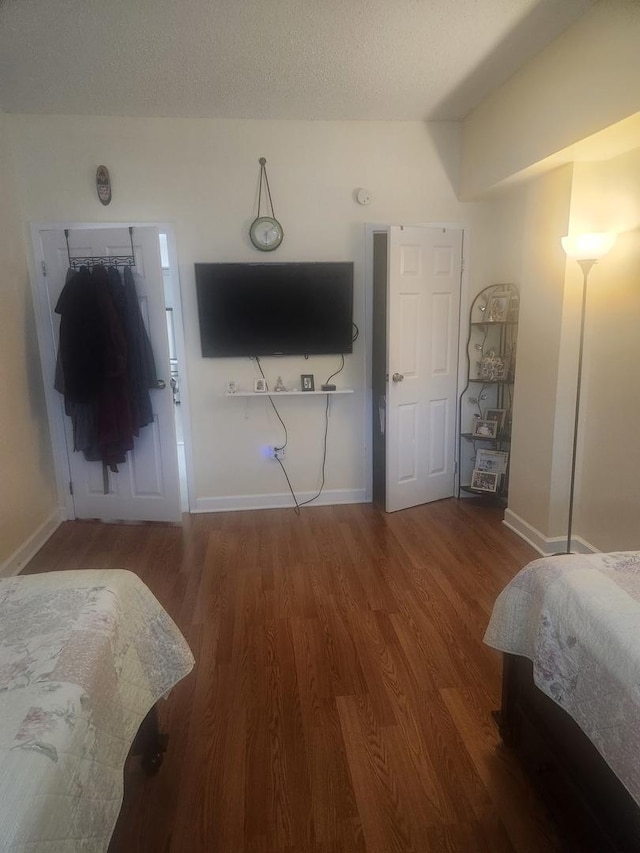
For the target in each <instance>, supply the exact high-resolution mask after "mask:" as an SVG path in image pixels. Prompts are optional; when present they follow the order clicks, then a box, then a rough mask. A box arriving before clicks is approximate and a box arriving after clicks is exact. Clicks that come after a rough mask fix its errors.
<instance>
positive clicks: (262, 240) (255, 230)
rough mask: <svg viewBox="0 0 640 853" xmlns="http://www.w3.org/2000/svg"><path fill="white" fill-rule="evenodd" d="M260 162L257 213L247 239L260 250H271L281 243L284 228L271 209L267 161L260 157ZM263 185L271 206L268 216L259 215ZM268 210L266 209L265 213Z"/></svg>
mask: <svg viewBox="0 0 640 853" xmlns="http://www.w3.org/2000/svg"><path fill="white" fill-rule="evenodd" d="M258 162H259V163H260V185H259V191H258V215H257V216H256V218H255V219H254V220H253V222H252V223H251V226H250V227H249V239H250V240H251V242H252V243H253V245H254V246H255V247H256V249H259V250H260V251H261V252H273V250H274V249H277V248H278V246H279V245H280V243H282V238H283V237H284V230H283V228H282V225H281V224H280V223H279V222H278V220H277V219H276V216H275V213H274V211H273V201H272V199H271V189H270V187H269V178H268V177H267V161H266V160H265V158H264V157H261V158H260V160H259V161H258ZM263 186H264V187H265V190H266V196H267V198H268V205H269V207H270V208H271V215H270V216H261V215H260V208H261V205H262V187H263ZM268 212H269V211H268V210H267V213H268Z"/></svg>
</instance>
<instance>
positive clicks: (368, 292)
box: [364, 222, 471, 502]
mask: <svg viewBox="0 0 640 853" xmlns="http://www.w3.org/2000/svg"><path fill="white" fill-rule="evenodd" d="M394 225H404V226H405V227H407V228H451V229H455V230H457V231H462V275H461V279H460V315H459V318H458V381H457V383H456V385H457V387H456V401H457V400H459V398H460V390H461V389H462V388H463V387H464V382H465V376H466V373H465V370H466V368H465V364H466V355H465V347H466V340H467V338H468V335H469V311H468V310H467V306H468V301H469V270H468V267H469V264H468V261H467V259H468V257H469V255H470V251H469V250H470V245H471V232H470V229H469V227H468V226H467V225H462V224H461V223H460V222H416V223H414V222H411V223H408V222H407V223H406V222H402V223H398V222H386V223H382V222H375V223H366V224H365V240H364V314H365V341H366V347H365V395H364V397H365V500H366V501H368V502H371V501H372V500H373V429H374V422H373V408H372V406H373V387H372V386H373V375H372V347H373V235H374V234H379V233H384V234H387V235H388V234H389V229H390V228H391V227H392V226H394ZM459 408H460V407H459V406H458V405H456V417H455V433H456V435H455V436H454V438H455V441H454V442H453V447H454V463H455V465H454V469H455V474H454V494H457V493H458V484H459V483H458V481H459V477H460V464H459V449H458V445H459V442H458V440H457V435H458V433H459V432H460V423H459V419H460V414H459Z"/></svg>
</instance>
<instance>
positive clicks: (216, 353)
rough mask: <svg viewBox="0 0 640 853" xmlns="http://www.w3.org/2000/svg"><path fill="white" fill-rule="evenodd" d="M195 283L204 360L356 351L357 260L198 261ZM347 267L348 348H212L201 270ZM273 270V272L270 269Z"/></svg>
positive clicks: (345, 353) (336, 353)
mask: <svg viewBox="0 0 640 853" xmlns="http://www.w3.org/2000/svg"><path fill="white" fill-rule="evenodd" d="M194 266H195V283H196V299H197V306H198V325H199V331H200V348H201V353H202V357H203V358H256V357H259V358H270V357H273V358H284V357H295V356H305V357H306V356H320V355H341V354H342V355H350V354H351V353H352V352H353V331H352V330H353V293H354V263H353V261H273V262H260V261H219V262H218V261H215V262H214V261H212V262H207V261H203V262H196V263H195V265H194ZM331 266H334V267H346V268H349V270H350V276H349V279H348V282H347V283H345V286H346V287H348V290H349V293H348V300H349V305H350V326H349V333H348V335H346V336H345V340H344V343H345V344H346V346H345V347H344V348H338V347H335V348H334V347H332V346H323V347H317V346H315V347H313V346H312V347H302V346H297V345H296V346H292V347H291V348H284V349H279V350H277V351H275V349H270V350H264V349H263V350H262V351H258V352H255V351H251V352H250V351H248V348H246V347H244V346H242V347H241V349H240V350H230V349H229V348H228V347H226V348H225V349H224V350H223V351H220V350H219V349H214V348H212V347H211V339H210V334H205V326H204V316H205V315H206V307H205V310H203V292H204V289H205V288H206V286H207V285H206V282H205V281H204V278H203V277H202V278H201V277H200V275H199V273H198V269H199V268H210V267H238V268H239V267H251V268H255V267H260V268H267V267H269V268H273V267H287V268H293V267H302V268H315V267H318V268H319V267H331ZM270 271H271V270H270Z"/></svg>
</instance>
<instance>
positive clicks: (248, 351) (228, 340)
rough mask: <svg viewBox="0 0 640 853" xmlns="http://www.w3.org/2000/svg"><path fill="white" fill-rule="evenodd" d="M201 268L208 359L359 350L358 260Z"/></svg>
mask: <svg viewBox="0 0 640 853" xmlns="http://www.w3.org/2000/svg"><path fill="white" fill-rule="evenodd" d="M195 267H196V291H197V296H198V317H199V320H200V341H201V344H202V355H203V356H205V357H213V358H223V357H231V356H265V355H322V354H333V353H350V352H351V351H352V346H353V345H352V337H353V333H352V329H353V325H352V320H353V263H351V262H335V263H334V262H321V263H282V264H279V263H267V264H260V263H256V264H250V263H249V264H243V263H232V264H227V263H221V264H196V265H195Z"/></svg>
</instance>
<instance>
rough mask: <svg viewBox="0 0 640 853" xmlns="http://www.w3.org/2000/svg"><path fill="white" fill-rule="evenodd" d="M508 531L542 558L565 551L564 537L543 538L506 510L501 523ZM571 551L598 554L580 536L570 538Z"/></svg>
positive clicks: (525, 522)
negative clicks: (511, 531) (515, 534)
mask: <svg viewBox="0 0 640 853" xmlns="http://www.w3.org/2000/svg"><path fill="white" fill-rule="evenodd" d="M502 523H503V524H504V525H505V526H506V527H508V528H509V530H513V532H514V533H517V534H518V536H519V537H520V538H521V539H524V541H525V542H527V543H528V544H529V545H531V547H532V548H535V550H536V551H537V552H538V553H539V554H542V556H543V557H549V556H550V555H551V554H557V553H564V552H565V551H566V550H567V538H566V536H553V537H549V536H544V534H542V533H540V531H539V530H537V529H536V528H535V527H533V526H532V525H531V524H529V523H528V522H527V521H525V520H524V519H523V518H520V516H519V515H516V514H515V512H512V511H511V510H510V509H506V510H505V513H504V519H503V522H502ZM571 551H572V553H574V554H598V553H600V552H599V550H598V548H596V547H594V546H593V545H592V544H591V543H590V542H587V540H586V539H583V538H582V537H581V536H572V537H571Z"/></svg>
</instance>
